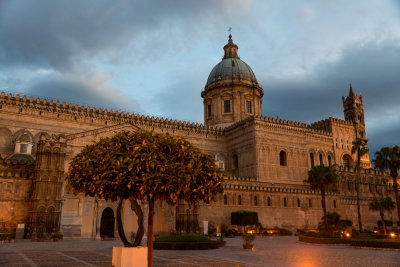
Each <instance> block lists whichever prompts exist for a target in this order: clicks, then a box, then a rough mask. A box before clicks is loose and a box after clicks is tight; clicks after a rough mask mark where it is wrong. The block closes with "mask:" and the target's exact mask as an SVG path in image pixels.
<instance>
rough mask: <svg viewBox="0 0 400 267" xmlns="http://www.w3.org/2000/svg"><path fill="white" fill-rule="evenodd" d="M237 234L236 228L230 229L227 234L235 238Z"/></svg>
mask: <svg viewBox="0 0 400 267" xmlns="http://www.w3.org/2000/svg"><path fill="white" fill-rule="evenodd" d="M236 234H237V231H236V230H235V229H229V230H228V232H227V235H228V236H229V237H230V238H234V237H235V235H236Z"/></svg>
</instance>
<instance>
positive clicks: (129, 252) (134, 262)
mask: <svg viewBox="0 0 400 267" xmlns="http://www.w3.org/2000/svg"><path fill="white" fill-rule="evenodd" d="M112 265H113V266H115V267H147V247H135V248H125V247H113V256H112Z"/></svg>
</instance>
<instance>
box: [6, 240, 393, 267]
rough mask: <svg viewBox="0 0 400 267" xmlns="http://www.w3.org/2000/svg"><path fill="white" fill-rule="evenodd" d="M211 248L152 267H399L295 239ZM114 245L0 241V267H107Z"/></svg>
mask: <svg viewBox="0 0 400 267" xmlns="http://www.w3.org/2000/svg"><path fill="white" fill-rule="evenodd" d="M226 241H227V246H226V247H224V248H220V249H216V250H205V251H204V250H203V251H200V250H197V251H166V250H163V251H162V250H155V251H154V266H156V267H167V266H168V267H189V266H193V267H213V266H216V267H238V266H240V267H261V266H301V267H316V266H327V267H331V266H332V267H337V266H352V267H353V266H377V267H378V266H379V267H381V266H400V251H395V250H378V249H362V248H351V247H348V246H346V245H334V246H328V245H310V244H304V243H299V242H297V238H296V237H273V238H271V237H258V238H257V239H256V241H255V249H254V250H245V249H243V248H241V244H242V239H241V238H238V237H237V238H227V239H226ZM121 245H122V243H121V242H120V241H118V240H115V241H93V240H83V239H69V240H68V239H67V240H63V241H59V242H40V243H38V242H31V241H20V242H15V243H0V266H24V267H25V266H27V267H31V266H46V267H50V266H68V267H74V266H107V267H110V266H111V257H112V247H113V246H121Z"/></svg>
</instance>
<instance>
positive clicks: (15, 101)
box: [0, 92, 223, 135]
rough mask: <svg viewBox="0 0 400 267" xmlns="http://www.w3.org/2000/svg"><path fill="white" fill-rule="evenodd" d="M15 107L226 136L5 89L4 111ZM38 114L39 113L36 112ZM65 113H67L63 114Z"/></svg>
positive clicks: (214, 129) (59, 116)
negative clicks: (12, 92) (8, 91)
mask: <svg viewBox="0 0 400 267" xmlns="http://www.w3.org/2000/svg"><path fill="white" fill-rule="evenodd" d="M7 105H8V106H11V107H14V110H11V111H15V112H18V113H19V114H24V111H26V110H29V111H30V112H29V114H33V113H32V110H34V111H37V112H35V113H34V115H39V116H46V115H47V116H49V115H50V116H51V117H52V118H54V119H63V120H69V121H77V122H83V123H88V124H94V125H95V124H97V125H99V124H100V125H108V123H109V122H110V123H111V124H120V123H135V124H142V125H146V126H149V127H163V128H173V129H178V130H185V131H190V132H197V133H206V134H214V135H223V130H222V129H221V128H219V127H212V126H205V125H204V124H200V123H194V122H187V121H177V120H172V119H168V118H159V117H154V116H151V117H150V116H148V115H147V116H144V115H140V114H133V113H132V114H130V113H128V112H119V111H113V110H112V109H111V110H108V109H101V108H96V107H90V106H83V105H82V106H79V105H78V104H75V105H73V104H72V103H68V104H67V103H66V102H62V103H61V102H60V101H54V100H47V99H40V98H36V99H34V98H33V97H32V96H31V97H29V98H28V97H27V96H25V95H24V96H23V97H21V96H20V95H19V94H16V95H15V96H14V95H12V94H11V93H10V94H8V95H6V94H5V92H1V94H0V110H5V108H6V106H7ZM36 113H37V114H36ZM62 115H64V116H62Z"/></svg>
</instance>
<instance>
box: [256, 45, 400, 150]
mask: <svg viewBox="0 0 400 267" xmlns="http://www.w3.org/2000/svg"><path fill="white" fill-rule="evenodd" d="M398 43H399V41H398V40H391V41H386V42H383V43H375V42H371V43H367V44H363V45H358V44H354V45H351V46H348V47H347V48H345V49H343V51H342V55H341V57H340V58H339V59H338V60H336V61H333V62H323V63H320V64H319V65H317V66H316V67H315V68H314V71H313V72H312V74H303V75H296V76H294V77H289V76H287V77H286V78H284V79H282V78H274V77H267V76H265V77H260V78H259V82H260V83H261V84H262V85H263V86H264V90H265V95H264V98H263V111H264V113H265V114H266V115H271V116H276V115H279V116H280V117H281V118H285V119H290V120H296V121H303V122H307V123H311V122H314V121H318V120H321V119H324V118H327V117H337V118H343V106H342V99H341V97H342V96H347V95H348V92H349V91H348V90H349V83H350V82H351V83H352V84H353V88H354V89H355V91H356V93H357V94H359V93H362V95H363V102H364V108H365V119H366V124H367V136H371V142H370V143H371V152H374V151H375V150H376V149H378V148H379V147H382V146H387V145H395V144H400V135H399V134H397V135H396V132H397V133H399V130H400V117H399V116H400V115H399V114H400V113H399V112H400V105H399V100H400V75H399V70H400V45H398ZM372 122H373V123H372ZM369 123H371V124H369ZM380 125H381V126H380ZM387 125H391V129H390V130H388V129H385V128H384V127H387ZM368 130H369V131H368ZM389 140H390V141H389ZM371 154H373V153H371Z"/></svg>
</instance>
